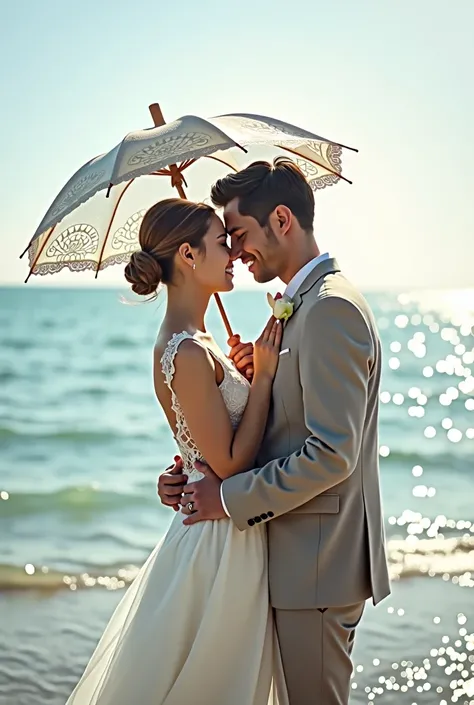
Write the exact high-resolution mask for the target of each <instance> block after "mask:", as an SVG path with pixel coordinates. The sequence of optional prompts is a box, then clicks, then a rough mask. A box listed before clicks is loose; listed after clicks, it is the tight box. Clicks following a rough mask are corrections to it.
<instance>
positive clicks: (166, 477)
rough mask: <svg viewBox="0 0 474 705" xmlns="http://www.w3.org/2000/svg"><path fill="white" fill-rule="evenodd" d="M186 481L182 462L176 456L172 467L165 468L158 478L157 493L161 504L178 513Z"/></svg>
mask: <svg viewBox="0 0 474 705" xmlns="http://www.w3.org/2000/svg"><path fill="white" fill-rule="evenodd" d="M187 479H188V478H187V476H186V475H185V474H184V473H183V460H182V458H180V457H179V455H176V456H175V458H174V465H170V467H169V468H166V470H165V471H164V473H162V474H161V475H160V477H159V478H158V483H157V492H158V496H159V498H160V500H161V503H162V504H165V505H166V506H167V507H173V509H174V510H175V512H177V511H179V510H180V509H181V505H180V499H181V495H182V492H183V487H184V486H185V484H186V482H187Z"/></svg>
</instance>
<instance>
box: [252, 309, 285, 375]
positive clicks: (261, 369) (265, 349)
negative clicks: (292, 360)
mask: <svg viewBox="0 0 474 705" xmlns="http://www.w3.org/2000/svg"><path fill="white" fill-rule="evenodd" d="M282 331H283V326H282V324H281V321H279V320H278V319H277V318H274V317H273V316H271V318H270V320H269V321H268V323H267V325H266V326H265V328H264V329H263V333H262V334H261V336H260V338H259V339H258V340H257V341H256V343H255V346H254V350H253V365H254V377H253V379H254V381H255V380H257V379H262V378H265V377H266V378H269V379H270V380H271V381H273V378H274V376H275V373H276V371H277V367H278V355H279V352H280V344H281V337H282Z"/></svg>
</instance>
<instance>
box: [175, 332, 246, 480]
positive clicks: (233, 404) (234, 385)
mask: <svg viewBox="0 0 474 705" xmlns="http://www.w3.org/2000/svg"><path fill="white" fill-rule="evenodd" d="M187 338H190V339H191V340H194V341H195V342H196V343H197V344H198V345H201V346H202V347H204V345H202V343H201V342H199V341H198V340H196V338H195V337H194V336H193V335H191V333H188V332H187V331H183V332H182V333H174V334H173V336H172V337H171V338H170V340H169V341H168V343H167V345H166V348H165V350H164V353H163V355H162V357H161V369H162V371H163V374H164V377H165V380H166V384H167V385H168V387H169V389H170V392H171V406H172V409H173V411H174V413H175V416H176V435H175V440H176V443H177V444H178V448H179V452H180V455H181V457H182V458H183V464H184V472H185V473H186V475H188V478H189V480H190V481H192V482H194V481H196V480H200V479H201V478H202V477H203V474H202V473H200V472H199V471H198V470H196V469H195V468H194V463H195V461H196V460H204V458H203V457H202V455H201V453H200V452H199V449H198V448H197V446H196V444H195V442H194V441H193V439H192V437H191V434H190V432H189V429H188V426H187V424H186V419H185V418H184V414H183V412H182V410H181V407H180V405H179V401H178V398H177V397H176V394H175V393H174V391H173V387H172V381H173V376H174V372H175V367H174V359H175V357H176V353H177V352H178V348H179V346H180V344H181V343H182V341H183V340H186V339H187ZM206 349H207V350H208V351H209V353H210V354H211V355H212V356H213V357H214V359H215V360H217V361H218V362H219V364H220V365H221V367H222V369H223V371H224V378H223V380H222V382H221V383H220V385H219V390H220V392H221V394H222V398H223V400H224V403H225V405H226V408H227V411H228V413H229V417H230V421H231V423H232V427H233V428H234V429H235V428H237V426H238V425H239V423H240V419H241V418H242V414H243V413H244V410H245V406H246V404H247V399H248V395H249V390H250V385H249V383H248V382H247V380H246V379H245V378H244V377H242V375H241V374H240V373H239V372H237V370H236V369H235V368H234V367H233V366H232V364H231V363H230V362H229V361H228V360H227V358H226V357H225V356H224V355H222V357H220V356H219V357H218V356H217V355H216V354H215V353H214V352H213V351H212V350H210V349H209V348H206ZM205 403H206V402H205V400H203V404H204V405H205ZM203 413H205V408H203Z"/></svg>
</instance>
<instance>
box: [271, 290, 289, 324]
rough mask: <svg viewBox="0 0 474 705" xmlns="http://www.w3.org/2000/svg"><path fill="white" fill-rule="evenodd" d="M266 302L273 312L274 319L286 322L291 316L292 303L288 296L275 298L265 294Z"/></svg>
mask: <svg viewBox="0 0 474 705" xmlns="http://www.w3.org/2000/svg"><path fill="white" fill-rule="evenodd" d="M267 301H268V303H269V305H270V308H271V309H272V311H273V315H274V316H275V318H278V320H280V321H287V320H288V319H289V318H290V316H291V315H292V314H293V308H294V303H293V301H292V300H291V299H290V298H289V296H282V295H281V294H276V295H275V298H273V296H272V295H271V294H267Z"/></svg>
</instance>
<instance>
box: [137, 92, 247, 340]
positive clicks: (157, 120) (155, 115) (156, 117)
mask: <svg viewBox="0 0 474 705" xmlns="http://www.w3.org/2000/svg"><path fill="white" fill-rule="evenodd" d="M148 110H149V111H150V115H151V117H152V119H153V122H154V124H155V127H161V126H162V125H166V121H165V118H164V117H163V113H162V112H161V108H160V106H159V104H158V103H153V104H152V105H150V106H149V107H148ZM168 168H169V170H170V172H171V178H172V179H173V181H174V184H175V186H176V190H177V191H178V193H179V196H180V198H183V199H185V200H187V197H186V194H185V192H184V189H183V184H182V179H181V178H180V172H179V169H178V166H177V165H176V164H170V166H169V167H168ZM214 298H215V299H216V304H217V308H218V309H219V312H220V314H221V316H222V320H223V322H224V326H225V329H226V331H227V335H228V336H229V338H231V337H232V336H233V335H234V334H233V332H232V327H231V325H230V322H229V319H228V317H227V314H226V312H225V309H224V306H223V304H222V301H221V297H220V296H219V294H214Z"/></svg>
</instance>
